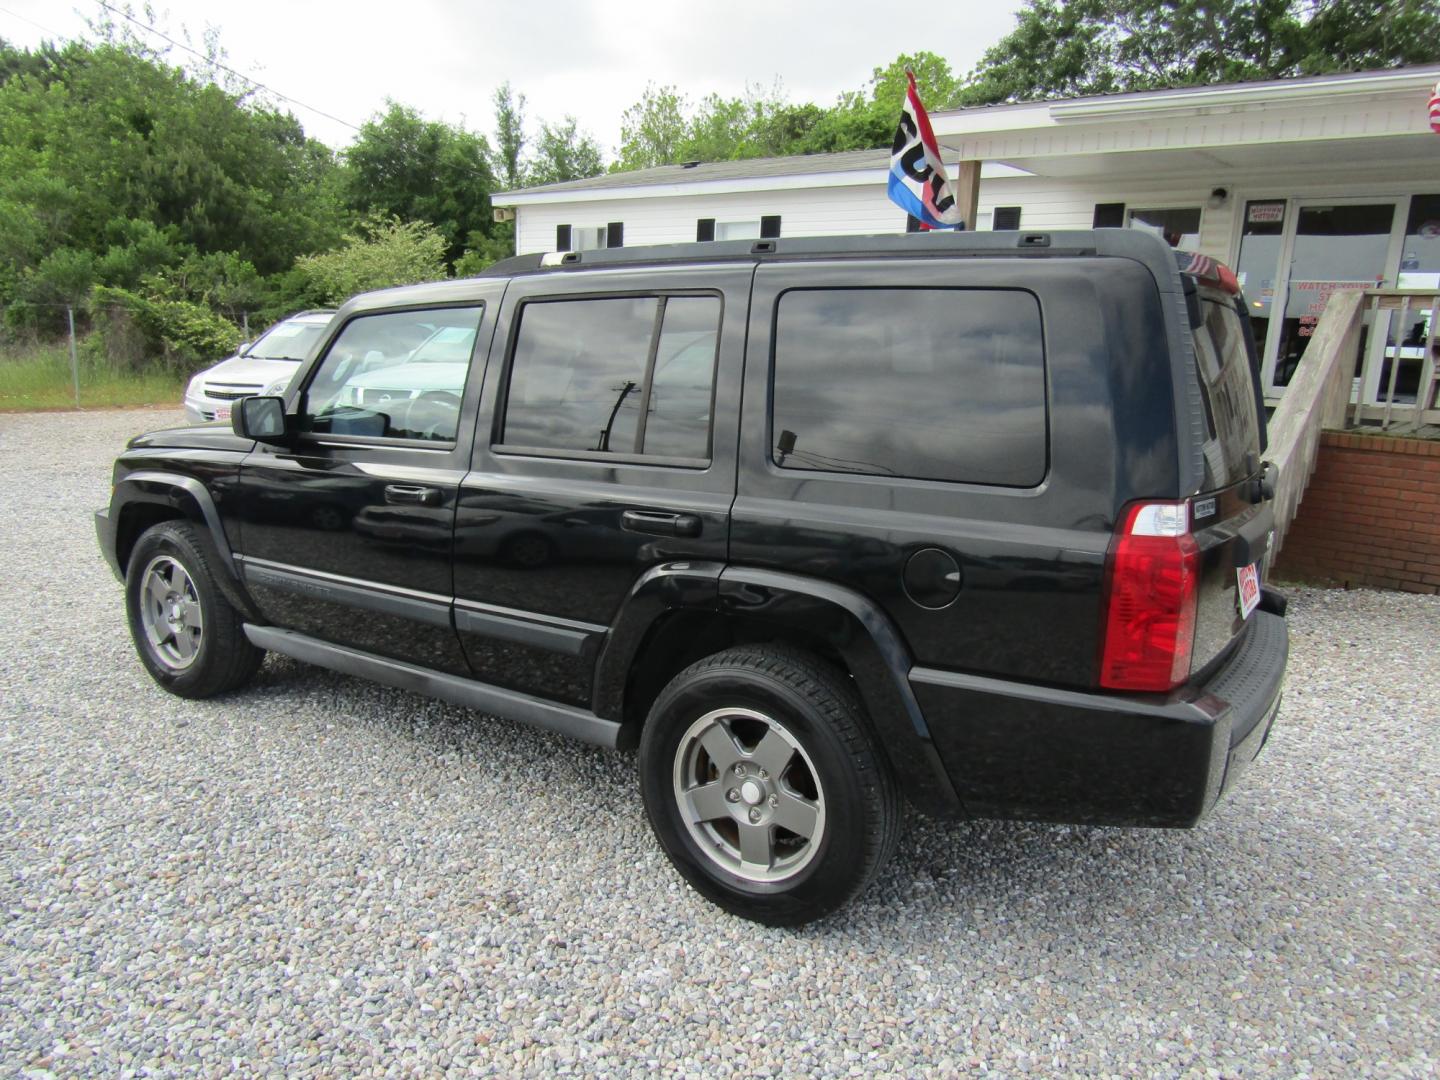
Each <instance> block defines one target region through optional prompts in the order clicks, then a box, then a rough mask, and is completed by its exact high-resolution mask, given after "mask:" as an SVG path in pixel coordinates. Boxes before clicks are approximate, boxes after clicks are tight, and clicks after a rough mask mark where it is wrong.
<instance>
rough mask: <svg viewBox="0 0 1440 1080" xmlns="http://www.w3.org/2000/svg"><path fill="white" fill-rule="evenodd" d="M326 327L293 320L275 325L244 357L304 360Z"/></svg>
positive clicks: (323, 324)
mask: <svg viewBox="0 0 1440 1080" xmlns="http://www.w3.org/2000/svg"><path fill="white" fill-rule="evenodd" d="M328 325H329V324H328V323H318V322H298V321H296V320H294V319H288V320H286V321H285V322H282V323H276V324H275V325H274V326H272V327H271V328H270V329H269V330H267V331H266V332H265V333H264V334H262V335H261V336H260V339H259V340H258V341H256V342H255V344H254V345H251V346H250V351H249V352H247V353H246V354H245V355H246V356H251V357H254V358H255V359H256V360H304V359H305V357H306V356H308V355H309V353H310V349H311V347H312V346H314V344H315V343H316V342H317V341H319V340H320V335H321V334H323V333H324V332H325V328H326V326H328Z"/></svg>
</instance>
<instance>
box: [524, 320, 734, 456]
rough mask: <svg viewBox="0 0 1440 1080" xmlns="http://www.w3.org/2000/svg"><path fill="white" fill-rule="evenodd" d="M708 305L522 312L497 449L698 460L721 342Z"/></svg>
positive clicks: (703, 450) (706, 440) (704, 446)
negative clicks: (499, 444) (718, 348)
mask: <svg viewBox="0 0 1440 1080" xmlns="http://www.w3.org/2000/svg"><path fill="white" fill-rule="evenodd" d="M719 331H720V299H719V297H715V296H627V297H603V298H595V299H584V300H546V301H532V302H530V303H527V304H526V305H525V306H524V307H523V308H521V311H520V325H519V329H518V331H517V332H516V336H515V351H514V356H513V359H512V361H511V365H510V380H509V385H508V388H507V392H506V405H505V419H504V426H503V430H502V433H501V443H502V445H503V446H504V447H505V448H506V449H510V450H517V451H518V450H541V451H549V452H552V453H553V452H564V453H573V454H577V455H579V456H586V457H589V456H591V455H597V454H614V455H626V456H631V457H635V456H644V457H653V458H659V459H671V460H681V461H686V462H692V461H701V460H705V459H708V458H709V456H710V413H711V400H712V397H713V388H714V384H715V355H716V348H717V346H718V343H719V338H720V333H719Z"/></svg>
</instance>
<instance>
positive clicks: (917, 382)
mask: <svg viewBox="0 0 1440 1080" xmlns="http://www.w3.org/2000/svg"><path fill="white" fill-rule="evenodd" d="M773 387H774V389H773V391H772V393H773V399H772V408H773V413H772V430H771V440H772V441H771V452H772V454H773V458H774V461H775V463H776V464H777V465H779V466H780V467H781V468H785V469H810V470H817V471H820V472H833V473H863V474H866V475H870V476H905V477H911V478H914V479H920V480H950V481H956V482H962V483H972V484H997V485H1005V486H1009V487H1033V486H1034V485H1036V484H1038V483H1040V481H1041V480H1043V479H1044V478H1045V470H1046V461H1047V452H1046V419H1045V356H1044V349H1043V345H1042V341H1041V330H1040V305H1039V303H1038V301H1037V300H1036V299H1035V297H1034V295H1032V294H1031V293H1028V292H1022V291H1020V290H1018V289H1016V290H1012V289H792V290H790V291H789V292H786V293H784V294H783V295H782V296H781V297H780V303H779V307H778V311H777V315H776V335H775V367H774V383H773Z"/></svg>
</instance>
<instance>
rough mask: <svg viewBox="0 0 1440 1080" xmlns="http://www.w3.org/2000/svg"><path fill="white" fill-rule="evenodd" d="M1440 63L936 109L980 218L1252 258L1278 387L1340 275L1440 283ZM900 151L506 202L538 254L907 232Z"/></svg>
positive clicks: (946, 146) (535, 193) (672, 171)
mask: <svg viewBox="0 0 1440 1080" xmlns="http://www.w3.org/2000/svg"><path fill="white" fill-rule="evenodd" d="M1437 80H1440V66H1435V67H1417V68H1405V69H1401V70H1398V71H1386V72H1365V73H1357V74H1346V75H1329V76H1319V77H1315V78H1306V79H1285V80H1278V81H1274V82H1263V83H1242V84H1236V85H1229V86H1209V87H1195V88H1188V89H1181V90H1164V91H1156V92H1148V93H1134V94H1115V95H1110V96H1103V97H1090V98H1076V99H1072V100H1065V101H1050V102H1036V103H1029V104H1021V105H1000V106H993V107H987V108H977V109H960V110H955V111H951V112H937V113H933V114H932V115H931V122H932V125H933V126H934V129H935V135H936V138H937V139H938V140H939V142H940V143H941V146H942V151H943V152H944V154H945V157H946V160H947V161H953V162H955V163H957V167H958V163H959V162H962V161H966V162H975V161H978V162H980V163H981V167H980V178H981V182H980V189H979V204H978V213H977V215H976V227H977V228H980V229H1002V228H1013V229H1020V230H1022V231H1026V232H1030V231H1044V230H1053V229H1075V228H1091V227H1092V226H1126V225H1130V226H1139V227H1151V228H1156V229H1159V230H1161V231H1163V232H1166V233H1169V234H1172V236H1173V238H1174V242H1177V243H1178V244H1179V245H1180V246H1182V247H1186V248H1193V249H1197V250H1199V251H1202V252H1204V253H1206V254H1208V255H1212V256H1215V257H1216V258H1218V259H1221V260H1222V261H1224V262H1226V263H1228V264H1229V265H1231V266H1233V267H1235V268H1236V269H1237V271H1238V272H1239V273H1240V275H1241V277H1242V283H1243V284H1244V287H1245V292H1246V294H1247V298H1248V299H1249V301H1250V302H1251V304H1252V314H1253V315H1254V318H1255V329H1256V333H1257V339H1258V340H1259V341H1260V342H1262V344H1263V349H1264V373H1265V380H1266V385H1267V389H1268V391H1269V393H1270V394H1271V395H1272V396H1275V395H1278V393H1279V390H1280V388H1281V387H1283V385H1284V384H1285V383H1286V382H1288V380H1289V376H1290V373H1291V371H1293V368H1294V363H1295V361H1296V360H1297V359H1298V357H1299V354H1300V351H1301V350H1302V349H1303V347H1304V344H1305V341H1306V339H1307V337H1308V335H1309V333H1310V331H1311V329H1312V328H1313V326H1314V323H1315V321H1316V318H1317V317H1318V313H1319V311H1320V310H1321V309H1322V308H1323V306H1324V302H1325V298H1326V297H1327V296H1329V295H1330V294H1331V293H1332V292H1334V291H1335V290H1337V289H1353V288H1363V287H1367V286H1373V285H1375V284H1377V283H1380V284H1385V285H1389V286H1392V287H1393V286H1399V287H1407V286H1414V287H1426V288H1434V287H1436V286H1440V134H1436V133H1434V132H1432V130H1431V128H1430V124H1429V119H1428V113H1427V102H1428V99H1429V97H1430V93H1431V90H1432V88H1433V87H1434V85H1435V83H1436V81H1437ZM897 117H898V105H897ZM888 168H889V152H888V151H857V152H853V153H844V154H819V155H813V156H807V157H792V158H772V159H764V160H751V161H727V162H698V163H688V164H685V165H672V166H664V167H661V168H655V169H644V170H640V171H637V172H630V173H613V174H608V175H604V176H597V177H593V178H591V179H588V180H576V181H572V182H569V183H563V184H554V185H550V186H547V187H542V188H531V189H528V190H524V191H514V192H507V193H503V194H499V195H496V196H495V197H494V200H493V201H494V204H495V205H496V206H497V207H500V208H511V209H513V211H514V213H515V220H516V246H517V252H518V253H520V254H525V253H529V252H537V251H554V250H557V249H563V250H582V249H586V248H593V247H600V246H612V247H613V246H620V245H621V244H624V245H627V246H633V245H637V244H662V243H674V242H678V241H692V240H697V239H716V240H720V239H734V238H742V237H760V236H762V235H763V236H813V235H842V234H869V233H887V232H903V231H905V229H906V224H907V222H906V217H905V215H904V214H903V213H902V212H901V211H900V210H899V209H898V208H897V207H896V206H895V205H894V204H893V203H891V202H890V201H889V199H888V198H887V197H886V188H885V179H886V173H887V170H888ZM1280 299H1283V300H1284V304H1283V312H1282V311H1279V310H1277V307H1278V306H1279V304H1278V302H1279V300H1280ZM1411 334H1413V328H1401V335H1402V337H1404V336H1409V335H1411ZM1399 344H1402V345H1403V341H1402V342H1399ZM1370 389H1371V388H1367V390H1370ZM1367 396H1368V394H1367Z"/></svg>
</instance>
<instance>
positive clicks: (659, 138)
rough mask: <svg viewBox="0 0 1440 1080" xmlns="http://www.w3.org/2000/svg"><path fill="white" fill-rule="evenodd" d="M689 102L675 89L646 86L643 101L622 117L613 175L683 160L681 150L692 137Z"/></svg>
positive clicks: (653, 85) (632, 106)
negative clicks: (680, 154) (688, 113)
mask: <svg viewBox="0 0 1440 1080" xmlns="http://www.w3.org/2000/svg"><path fill="white" fill-rule="evenodd" d="M686 106H687V102H686V100H685V97H684V95H682V94H681V93H680V92H679V91H678V90H676V89H675V87H673V86H656V85H655V84H653V83H651V84H650V85H648V86H646V87H645V93H644V94H643V95H642V96H641V98H640V100H639V101H637V102H636V103H635V104H634V105H631V106H630V107H629V108H628V109H626V110H625V112H624V115H623V116H622V117H621V118H620V155H619V157H618V158H617V159H616V160H615V163H614V164H613V165H611V166H610V168H611V171H613V172H628V171H629V170H631V169H649V168H651V167H653V166H655V165H669V164H671V163H673V162H676V161H682V160H684V159H683V158H681V157H679V151H680V149H681V147H682V145H683V144H684V142H685V139H686V137H687V135H688V134H689V130H690V124H689V121H688V120H687V119H686V117H685V110H686Z"/></svg>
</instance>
